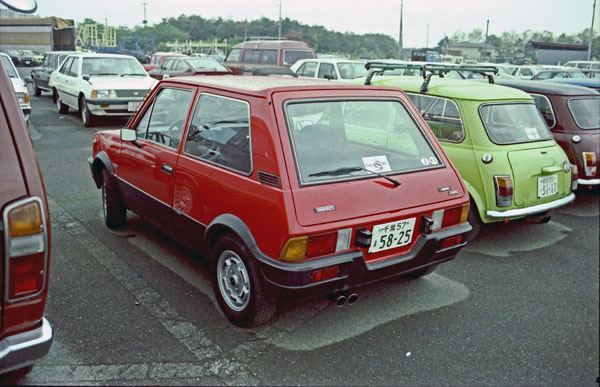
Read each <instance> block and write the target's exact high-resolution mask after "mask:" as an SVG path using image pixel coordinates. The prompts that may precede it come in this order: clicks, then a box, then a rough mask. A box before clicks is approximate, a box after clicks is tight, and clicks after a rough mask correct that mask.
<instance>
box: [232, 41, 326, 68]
mask: <svg viewBox="0 0 600 387" xmlns="http://www.w3.org/2000/svg"><path fill="white" fill-rule="evenodd" d="M316 57H317V55H316V54H315V51H314V50H313V49H312V48H310V46H309V45H308V44H307V43H305V42H300V41H294V40H252V41H247V42H242V43H238V44H236V45H234V46H233V47H232V48H231V51H229V54H227V57H226V58H225V61H224V62H223V64H224V65H225V66H226V67H228V68H230V69H231V71H233V73H234V74H242V73H243V72H244V70H245V69H248V68H252V67H268V66H278V67H286V68H290V67H291V66H292V65H293V64H294V63H296V61H298V60H300V59H309V58H316Z"/></svg>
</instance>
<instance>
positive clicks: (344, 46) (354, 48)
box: [80, 15, 600, 60]
mask: <svg viewBox="0 0 600 387" xmlns="http://www.w3.org/2000/svg"><path fill="white" fill-rule="evenodd" d="M90 23H93V24H97V25H98V29H99V32H100V33H101V32H102V28H103V25H102V24H100V23H97V22H96V21H94V20H93V19H89V18H88V19H85V20H84V21H83V23H80V24H90ZM278 32H279V24H278V22H277V21H275V20H271V19H268V18H266V17H262V18H260V19H256V20H251V21H247V20H245V21H233V20H231V19H223V18H220V17H219V18H211V19H207V18H203V17H202V16H199V15H180V16H178V17H170V18H163V19H162V21H161V22H160V23H156V24H153V25H148V26H135V27H133V28H129V27H126V26H121V27H118V28H117V39H118V40H121V41H124V42H127V43H125V44H126V45H129V47H127V48H132V47H131V46H132V44H137V47H139V48H140V49H142V50H144V49H146V50H149V49H148V47H151V48H150V49H154V50H156V51H160V50H166V49H167V46H166V43H167V42H175V41H176V40H177V41H179V42H183V41H185V40H191V41H200V40H202V41H208V42H212V41H214V40H215V39H216V40H217V41H219V42H222V41H224V40H227V43H228V45H229V46H232V45H233V44H236V43H239V42H242V41H244V39H245V38H246V37H258V36H261V37H265V36H269V37H274V36H278ZM281 36H282V37H283V38H287V39H292V40H302V41H305V42H307V43H308V44H310V46H311V47H312V48H314V49H315V51H316V52H317V53H319V54H332V55H341V56H346V57H350V58H397V57H398V53H399V46H398V42H397V41H396V40H395V39H394V38H392V37H391V36H389V35H385V34H362V35H358V34H354V33H350V32H344V33H342V32H336V31H331V30H327V29H326V28H325V27H323V26H318V25H314V26H310V25H307V24H302V23H300V22H298V21H296V20H291V19H289V18H285V19H282V21H281ZM588 39H589V29H585V30H583V31H582V32H580V33H578V34H565V33H561V34H559V35H555V34H554V33H552V32H550V31H542V32H535V31H531V30H527V31H525V32H524V33H517V32H515V31H509V32H503V33H501V34H499V35H489V36H488V38H487V41H488V44H491V45H493V46H494V47H496V48H497V49H498V50H499V52H500V56H502V57H504V58H506V59H507V60H510V58H513V57H515V56H516V55H517V54H520V55H519V56H521V57H523V56H524V57H525V58H531V59H533V60H535V50H534V49H533V47H532V46H531V44H528V43H529V42H532V41H536V42H552V43H565V44H577V45H586V46H587V44H588ZM465 41H466V42H471V43H482V42H484V41H485V35H484V33H483V31H482V30H481V29H474V30H472V31H470V32H462V31H456V32H455V33H454V34H452V35H451V36H449V37H445V38H444V39H442V40H440V41H439V42H438V44H437V46H436V47H434V48H433V49H434V50H436V51H439V52H440V53H444V50H445V49H446V48H447V47H448V46H451V45H452V44H454V43H458V42H465ZM403 53H404V55H403V59H406V56H407V55H410V51H409V50H407V49H405V50H403ZM592 56H593V57H596V58H599V57H600V35H598V34H595V36H594V43H593V46H592Z"/></svg>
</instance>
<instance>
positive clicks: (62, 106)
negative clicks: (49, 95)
mask: <svg viewBox="0 0 600 387" xmlns="http://www.w3.org/2000/svg"><path fill="white" fill-rule="evenodd" d="M54 102H56V110H58V112H59V113H60V114H67V113H68V112H69V106H67V105H65V104H64V103H63V101H62V99H60V95H59V94H58V91H56V90H54Z"/></svg>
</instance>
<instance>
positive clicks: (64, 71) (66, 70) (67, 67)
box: [59, 58, 73, 75]
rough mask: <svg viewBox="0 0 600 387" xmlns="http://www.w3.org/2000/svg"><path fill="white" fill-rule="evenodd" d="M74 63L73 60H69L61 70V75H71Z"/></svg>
mask: <svg viewBox="0 0 600 387" xmlns="http://www.w3.org/2000/svg"><path fill="white" fill-rule="evenodd" d="M72 62H73V58H67V59H66V60H65V62H64V63H63V65H62V67H61V68H60V71H59V73H61V74H65V75H67V74H68V73H69V69H70V68H71V63H72Z"/></svg>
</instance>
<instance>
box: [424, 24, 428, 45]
mask: <svg viewBox="0 0 600 387" xmlns="http://www.w3.org/2000/svg"><path fill="white" fill-rule="evenodd" d="M425 48H429V24H427V36H426V38H425Z"/></svg>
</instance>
